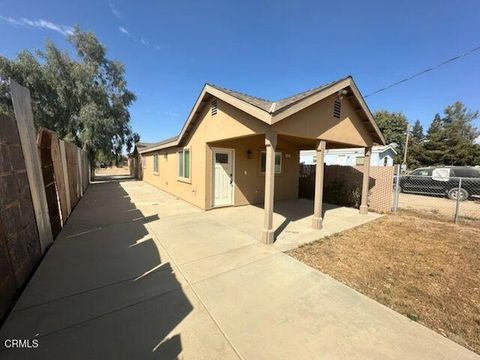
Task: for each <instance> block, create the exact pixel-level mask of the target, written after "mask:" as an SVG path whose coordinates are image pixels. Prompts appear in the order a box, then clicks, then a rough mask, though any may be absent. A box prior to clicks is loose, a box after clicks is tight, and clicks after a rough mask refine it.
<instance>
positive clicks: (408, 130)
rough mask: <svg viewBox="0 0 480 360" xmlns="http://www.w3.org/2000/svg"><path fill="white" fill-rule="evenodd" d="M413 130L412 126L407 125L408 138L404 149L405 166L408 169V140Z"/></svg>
mask: <svg viewBox="0 0 480 360" xmlns="http://www.w3.org/2000/svg"><path fill="white" fill-rule="evenodd" d="M411 130H412V128H411V126H410V124H407V137H406V139H405V147H404V149H403V166H404V167H405V170H406V169H407V153H408V139H409V138H410V131H411Z"/></svg>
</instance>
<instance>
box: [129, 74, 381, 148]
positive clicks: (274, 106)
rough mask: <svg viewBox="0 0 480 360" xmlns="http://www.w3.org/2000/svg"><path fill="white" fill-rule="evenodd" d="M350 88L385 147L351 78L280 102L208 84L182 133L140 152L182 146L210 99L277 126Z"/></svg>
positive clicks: (350, 94) (358, 108) (372, 132)
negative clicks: (291, 116) (287, 118)
mask: <svg viewBox="0 0 480 360" xmlns="http://www.w3.org/2000/svg"><path fill="white" fill-rule="evenodd" d="M347 88H348V91H347V92H346V94H345V95H346V97H347V98H349V99H352V100H354V102H355V105H356V107H355V110H356V111H357V112H358V113H359V114H363V116H361V117H362V118H363V123H364V125H365V126H367V127H369V128H370V135H371V136H372V137H373V139H374V141H376V142H377V143H379V144H385V139H384V138H383V135H382V133H381V132H380V129H379V128H378V126H377V124H376V122H375V120H374V118H373V115H372V114H371V112H370V110H369V108H368V106H367V105H366V103H365V101H364V99H363V97H362V96H361V94H360V91H359V90H358V88H357V86H356V85H355V82H354V81H353V78H352V77H351V76H348V77H345V78H342V79H339V80H336V81H333V82H331V83H329V84H326V85H322V86H318V87H316V88H313V89H310V90H307V91H304V92H301V93H298V94H296V95H293V96H290V97H287V98H283V99H280V100H277V101H271V100H266V99H262V98H258V97H255V96H251V95H248V94H244V93H241V92H238V91H234V90H230V89H226V88H223V87H221V86H217V85H212V84H205V86H204V87H203V89H202V92H201V93H200V95H199V97H198V99H197V101H196V102H195V105H194V106H193V109H192V111H191V112H190V115H189V117H188V119H187V121H186V122H185V124H184V126H183V128H182V130H181V132H180V134H179V135H178V136H176V137H173V138H170V139H166V140H164V141H161V142H158V143H156V144H154V145H152V146H149V147H147V148H144V149H141V150H139V152H140V153H144V152H149V151H154V150H159V149H164V148H168V147H172V146H179V145H181V141H182V140H183V139H184V138H185V137H186V136H187V135H188V134H189V132H190V131H191V130H192V129H193V127H194V123H195V121H196V120H197V119H198V117H199V116H200V112H201V109H202V107H203V105H204V104H206V103H207V100H208V99H209V98H210V97H215V98H219V99H220V100H223V101H225V102H227V103H229V104H230V105H232V106H235V107H237V108H238V109H240V110H242V111H244V112H246V113H248V114H250V115H251V116H253V117H255V118H257V119H259V120H260V121H263V122H265V123H267V124H268V125H273V124H274V123H276V122H278V121H281V120H283V119H285V118H286V117H288V116H290V115H292V114H294V113H296V112H298V111H300V110H302V109H304V108H306V107H308V106H310V105H312V104H314V103H316V102H318V101H320V100H322V99H324V98H326V97H328V96H330V95H332V94H335V93H336V92H338V91H340V90H343V89H347Z"/></svg>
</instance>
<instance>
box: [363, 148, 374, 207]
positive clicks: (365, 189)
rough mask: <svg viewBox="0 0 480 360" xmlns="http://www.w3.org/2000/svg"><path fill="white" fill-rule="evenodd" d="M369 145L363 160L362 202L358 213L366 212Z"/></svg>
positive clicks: (370, 151)
mask: <svg viewBox="0 0 480 360" xmlns="http://www.w3.org/2000/svg"><path fill="white" fill-rule="evenodd" d="M371 153H372V148H371V147H366V148H365V158H364V162H363V182H362V202H361V204H360V214H364V215H366V214H368V186H369V184H370V155H371Z"/></svg>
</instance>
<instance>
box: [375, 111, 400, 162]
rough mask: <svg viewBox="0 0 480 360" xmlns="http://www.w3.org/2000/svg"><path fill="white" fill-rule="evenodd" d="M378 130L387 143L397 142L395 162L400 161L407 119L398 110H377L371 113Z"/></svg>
mask: <svg viewBox="0 0 480 360" xmlns="http://www.w3.org/2000/svg"><path fill="white" fill-rule="evenodd" d="M373 116H374V118H375V121H376V122H377V125H378V127H379V128H380V131H382V133H383V136H384V137H385V141H386V143H387V144H391V143H395V144H397V152H398V155H397V158H396V159H395V160H396V162H397V163H400V162H402V159H403V149H404V147H405V137H406V132H407V126H408V121H407V118H406V117H405V115H403V114H402V113H399V112H390V111H386V110H378V111H376V112H375V113H374V114H373Z"/></svg>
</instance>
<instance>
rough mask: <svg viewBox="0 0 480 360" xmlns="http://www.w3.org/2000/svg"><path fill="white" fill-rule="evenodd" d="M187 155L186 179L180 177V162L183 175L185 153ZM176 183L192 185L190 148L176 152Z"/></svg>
mask: <svg viewBox="0 0 480 360" xmlns="http://www.w3.org/2000/svg"><path fill="white" fill-rule="evenodd" d="M186 151H188V153H189V157H190V158H189V163H188V177H185V176H182V175H180V161H182V162H183V163H182V170H183V175H185V152H186ZM177 181H181V182H185V183H189V184H191V183H192V149H191V147H184V148H182V149H180V150H178V151H177Z"/></svg>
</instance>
